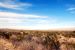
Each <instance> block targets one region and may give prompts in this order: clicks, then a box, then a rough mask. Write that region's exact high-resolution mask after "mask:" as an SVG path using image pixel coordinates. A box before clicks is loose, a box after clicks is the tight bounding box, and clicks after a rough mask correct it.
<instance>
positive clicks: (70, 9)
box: [67, 7, 75, 11]
mask: <svg viewBox="0 0 75 50" xmlns="http://www.w3.org/2000/svg"><path fill="white" fill-rule="evenodd" d="M67 10H69V11H72V10H75V7H70V8H68V9H67Z"/></svg>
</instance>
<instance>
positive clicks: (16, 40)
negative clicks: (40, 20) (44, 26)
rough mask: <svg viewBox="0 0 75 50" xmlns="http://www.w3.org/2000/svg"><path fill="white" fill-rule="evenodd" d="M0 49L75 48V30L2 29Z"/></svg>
mask: <svg viewBox="0 0 75 50" xmlns="http://www.w3.org/2000/svg"><path fill="white" fill-rule="evenodd" d="M0 50H75V31H33V30H0Z"/></svg>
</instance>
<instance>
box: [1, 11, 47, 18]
mask: <svg viewBox="0 0 75 50" xmlns="http://www.w3.org/2000/svg"><path fill="white" fill-rule="evenodd" d="M1 17H2V18H3V17H4V18H47V17H48V16H38V15H31V14H18V13H11V12H0V18H1Z"/></svg>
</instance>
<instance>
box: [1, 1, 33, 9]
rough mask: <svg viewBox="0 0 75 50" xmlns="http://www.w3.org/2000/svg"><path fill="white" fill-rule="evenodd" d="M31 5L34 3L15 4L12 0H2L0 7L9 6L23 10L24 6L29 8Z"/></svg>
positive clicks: (9, 7)
mask: <svg viewBox="0 0 75 50" xmlns="http://www.w3.org/2000/svg"><path fill="white" fill-rule="evenodd" d="M29 6H32V4H30V3H15V4H12V2H8V1H5V2H0V7H3V8H8V9H16V10H22V9H23V8H22V7H26V8H27V7H29Z"/></svg>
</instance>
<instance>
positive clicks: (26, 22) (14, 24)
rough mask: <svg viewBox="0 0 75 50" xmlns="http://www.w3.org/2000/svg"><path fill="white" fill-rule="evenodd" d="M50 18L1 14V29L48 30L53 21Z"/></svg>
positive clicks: (8, 13)
mask: <svg viewBox="0 0 75 50" xmlns="http://www.w3.org/2000/svg"><path fill="white" fill-rule="evenodd" d="M47 19H49V17H48V16H38V15H30V14H18V13H10V12H0V28H14V29H15V28H19V29H24V28H26V29H43V27H44V28H45V29H46V28H48V25H49V23H53V20H47Z"/></svg>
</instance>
